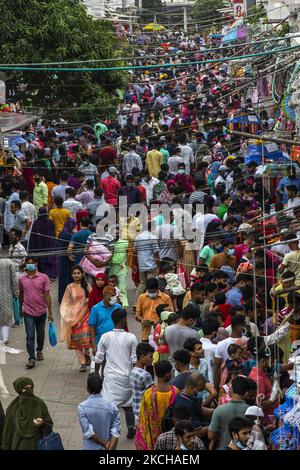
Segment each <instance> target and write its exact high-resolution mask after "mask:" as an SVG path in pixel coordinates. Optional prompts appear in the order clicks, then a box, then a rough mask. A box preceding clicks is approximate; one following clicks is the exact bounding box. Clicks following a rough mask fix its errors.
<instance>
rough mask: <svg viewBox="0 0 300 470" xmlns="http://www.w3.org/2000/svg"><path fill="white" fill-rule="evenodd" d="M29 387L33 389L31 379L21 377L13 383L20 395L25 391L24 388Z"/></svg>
mask: <svg viewBox="0 0 300 470" xmlns="http://www.w3.org/2000/svg"><path fill="white" fill-rule="evenodd" d="M27 385H31V386H32V388H33V381H32V380H31V379H30V378H29V377H19V378H18V379H16V380H15V381H14V383H13V386H14V389H15V391H16V392H17V393H18V394H19V395H21V393H22V390H23V389H24V387H27Z"/></svg>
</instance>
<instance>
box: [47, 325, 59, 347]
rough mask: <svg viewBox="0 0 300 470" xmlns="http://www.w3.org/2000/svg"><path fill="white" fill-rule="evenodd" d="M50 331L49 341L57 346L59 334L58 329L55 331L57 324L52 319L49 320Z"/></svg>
mask: <svg viewBox="0 0 300 470" xmlns="http://www.w3.org/2000/svg"><path fill="white" fill-rule="evenodd" d="M48 333H49V343H50V344H51V346H56V344H57V334H56V331H55V326H54V324H53V323H52V322H51V321H49V330H48Z"/></svg>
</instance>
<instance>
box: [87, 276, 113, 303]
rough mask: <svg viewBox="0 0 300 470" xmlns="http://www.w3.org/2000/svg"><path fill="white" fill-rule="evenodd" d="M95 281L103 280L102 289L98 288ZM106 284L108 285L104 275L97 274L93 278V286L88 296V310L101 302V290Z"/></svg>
mask: <svg viewBox="0 0 300 470" xmlns="http://www.w3.org/2000/svg"><path fill="white" fill-rule="evenodd" d="M96 279H104V281H105V283H104V285H103V286H102V287H98V286H97V284H96ZM107 284H108V283H107V279H106V276H105V274H104V273H98V274H97V275H96V277H95V281H94V286H93V288H92V290H91V292H90V295H89V303H88V305H89V309H91V308H92V307H94V305H96V304H98V303H99V302H101V300H103V289H104V287H106V286H107Z"/></svg>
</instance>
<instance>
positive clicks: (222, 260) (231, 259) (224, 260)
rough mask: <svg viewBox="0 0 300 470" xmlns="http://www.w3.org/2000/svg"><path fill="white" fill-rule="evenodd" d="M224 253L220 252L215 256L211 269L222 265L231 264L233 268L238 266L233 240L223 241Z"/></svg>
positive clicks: (213, 269)
mask: <svg viewBox="0 0 300 470" xmlns="http://www.w3.org/2000/svg"><path fill="white" fill-rule="evenodd" d="M223 248H224V251H223V253H218V254H217V255H215V256H213V257H212V259H211V262H210V265H209V270H210V271H215V270H216V269H221V268H222V266H230V267H231V268H232V269H235V268H236V258H235V256H234V244H233V242H232V241H231V240H225V241H224V242H223Z"/></svg>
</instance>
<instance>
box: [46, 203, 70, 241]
mask: <svg viewBox="0 0 300 470" xmlns="http://www.w3.org/2000/svg"><path fill="white" fill-rule="evenodd" d="M69 217H72V215H71V212H70V211H69V210H68V209H63V208H56V209H51V211H50V212H49V219H50V220H52V221H53V223H54V225H55V236H56V238H58V235H59V234H60V232H61V231H62V229H63V226H64V223H65V222H66V221H67V220H68V218H69Z"/></svg>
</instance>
